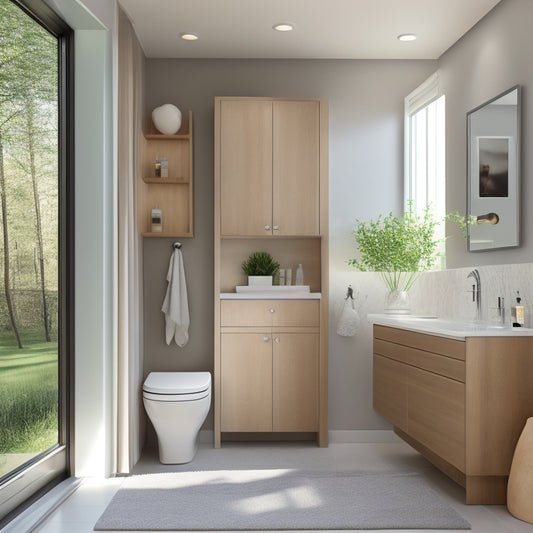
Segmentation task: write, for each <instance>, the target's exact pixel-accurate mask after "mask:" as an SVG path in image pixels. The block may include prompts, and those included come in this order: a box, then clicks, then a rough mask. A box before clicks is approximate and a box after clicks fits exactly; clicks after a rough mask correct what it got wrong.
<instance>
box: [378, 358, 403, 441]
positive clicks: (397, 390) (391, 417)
mask: <svg viewBox="0 0 533 533" xmlns="http://www.w3.org/2000/svg"><path fill="white" fill-rule="evenodd" d="M373 404H374V409H375V410H376V411H377V412H378V413H379V414H380V415H381V416H383V417H384V418H386V419H387V420H388V421H389V422H391V423H392V424H394V425H395V426H396V427H398V428H400V429H402V430H403V431H407V365H404V364H403V363H399V362H397V361H393V360H392V359H389V358H388V357H383V356H381V355H377V354H374V389H373Z"/></svg>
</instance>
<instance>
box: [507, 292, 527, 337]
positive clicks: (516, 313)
mask: <svg viewBox="0 0 533 533" xmlns="http://www.w3.org/2000/svg"><path fill="white" fill-rule="evenodd" d="M521 302H522V298H520V292H519V291H516V304H515V305H513V307H511V324H512V326H513V328H522V327H524V324H525V321H526V320H525V318H526V317H525V311H524V306H523V305H522V303H521Z"/></svg>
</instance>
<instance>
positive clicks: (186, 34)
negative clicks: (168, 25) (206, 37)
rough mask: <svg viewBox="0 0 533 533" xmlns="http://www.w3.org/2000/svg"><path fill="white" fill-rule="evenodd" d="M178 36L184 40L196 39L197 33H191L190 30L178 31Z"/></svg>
mask: <svg viewBox="0 0 533 533" xmlns="http://www.w3.org/2000/svg"><path fill="white" fill-rule="evenodd" d="M180 37H181V38H182V39H183V40H185V41H196V40H198V34H197V33H191V32H190V31H184V32H182V33H180Z"/></svg>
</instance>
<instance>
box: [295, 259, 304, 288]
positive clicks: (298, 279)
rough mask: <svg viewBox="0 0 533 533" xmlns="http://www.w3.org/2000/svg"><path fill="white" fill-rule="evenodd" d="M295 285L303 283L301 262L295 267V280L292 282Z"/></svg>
mask: <svg viewBox="0 0 533 533" xmlns="http://www.w3.org/2000/svg"><path fill="white" fill-rule="evenodd" d="M294 284H295V285H303V284H304V269H303V268H302V264H301V263H300V264H299V265H298V268H297V269H296V280H295V282H294Z"/></svg>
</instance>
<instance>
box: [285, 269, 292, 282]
mask: <svg viewBox="0 0 533 533" xmlns="http://www.w3.org/2000/svg"><path fill="white" fill-rule="evenodd" d="M285 285H292V268H286V269H285Z"/></svg>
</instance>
